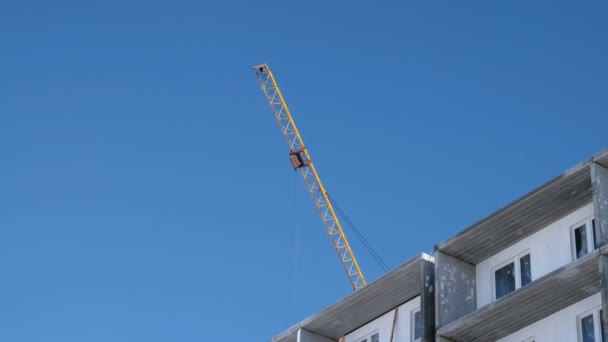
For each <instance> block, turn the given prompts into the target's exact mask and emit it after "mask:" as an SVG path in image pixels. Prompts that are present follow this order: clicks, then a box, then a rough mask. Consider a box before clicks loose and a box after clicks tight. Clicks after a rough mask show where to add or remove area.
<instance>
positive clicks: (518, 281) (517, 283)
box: [490, 249, 534, 301]
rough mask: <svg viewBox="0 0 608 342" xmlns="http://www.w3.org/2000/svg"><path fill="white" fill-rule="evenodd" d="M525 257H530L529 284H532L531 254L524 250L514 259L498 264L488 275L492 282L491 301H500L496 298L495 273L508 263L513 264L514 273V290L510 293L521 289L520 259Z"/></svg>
mask: <svg viewBox="0 0 608 342" xmlns="http://www.w3.org/2000/svg"><path fill="white" fill-rule="evenodd" d="M526 255H530V283H532V282H533V281H534V277H533V276H532V253H531V252H530V250H529V249H526V250H524V251H523V252H520V253H518V254H517V255H515V256H514V257H511V258H509V259H507V260H505V261H503V262H501V263H500V264H498V265H496V266H494V267H492V270H491V275H490V277H492V282H491V284H492V301H496V300H498V299H500V298H496V271H498V270H499V269H501V268H503V267H505V266H507V265H509V264H510V263H513V272H514V273H515V290H513V291H512V292H515V291H517V290H519V289H520V288H522V285H521V264H520V259H521V258H522V257H525V256H526ZM530 283H528V284H526V285H529V284H530ZM512 292H509V293H512ZM506 295H508V294H506ZM506 295H505V296H506ZM503 297H504V296H503ZM501 298H502V297H501Z"/></svg>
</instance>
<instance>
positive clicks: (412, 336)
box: [410, 307, 422, 342]
mask: <svg viewBox="0 0 608 342" xmlns="http://www.w3.org/2000/svg"><path fill="white" fill-rule="evenodd" d="M418 312H420V337H418V338H416V337H415V336H416V335H415V333H416V314H417V313H418ZM410 341H412V342H420V341H422V311H421V310H420V307H417V308H413V309H412V310H411V311H410Z"/></svg>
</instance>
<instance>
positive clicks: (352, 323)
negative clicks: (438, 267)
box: [270, 253, 435, 342]
mask: <svg viewBox="0 0 608 342" xmlns="http://www.w3.org/2000/svg"><path fill="white" fill-rule="evenodd" d="M433 271H434V264H433V257H431V256H430V255H428V254H424V253H422V254H420V255H418V256H416V257H415V258H413V259H411V260H409V261H408V262H406V263H404V264H402V265H401V266H399V267H397V268H396V269H394V270H392V271H391V272H389V273H387V274H385V275H384V276H382V277H380V278H379V279H377V280H376V281H374V282H373V283H370V284H368V285H367V286H365V287H363V288H361V289H359V290H357V291H356V292H354V293H352V294H351V295H349V296H347V297H346V298H344V299H342V300H340V301H338V302H337V303H335V304H333V305H331V306H330V307H328V308H326V309H324V310H322V311H320V312H319V313H317V314H314V315H312V316H310V317H308V318H306V319H305V320H303V321H301V322H300V323H298V324H296V325H295V326H293V327H291V328H289V329H287V330H286V331H284V332H283V333H281V334H279V335H277V336H275V337H274V338H272V339H271V340H270V342H297V341H298V340H297V336H298V331H299V330H300V329H304V330H306V331H308V332H312V333H314V334H317V335H320V336H323V337H326V338H329V339H333V340H337V339H338V338H340V337H342V336H345V335H347V334H348V333H350V332H352V331H353V330H355V329H357V328H359V327H361V326H363V325H365V324H366V323H368V322H370V321H372V320H374V319H376V318H378V317H380V316H381V315H383V314H385V313H387V312H389V311H390V310H392V309H394V308H395V307H397V306H399V305H401V304H403V303H405V302H407V301H409V300H411V299H412V298H414V297H417V296H421V300H427V301H430V303H421V311H422V312H423V313H422V315H423V320H426V319H432V320H434V314H433V311H434V302H433V299H434V294H433V291H434V289H433V283H432V279H433ZM423 310H424V311H423ZM422 324H423V327H425V328H428V329H432V328H433V326H434V322H425V321H423V322H422ZM423 336H425V340H423V341H425V342H431V341H434V340H435V337H434V329H433V330H429V331H425V332H423Z"/></svg>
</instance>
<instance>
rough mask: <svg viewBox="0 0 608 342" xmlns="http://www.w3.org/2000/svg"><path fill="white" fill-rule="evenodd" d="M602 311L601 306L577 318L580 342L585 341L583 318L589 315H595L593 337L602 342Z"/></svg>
mask: <svg viewBox="0 0 608 342" xmlns="http://www.w3.org/2000/svg"><path fill="white" fill-rule="evenodd" d="M600 310H602V306H601V305H600V306H597V307H595V308H593V309H591V310H589V311H585V312H583V313H582V314H580V315H578V316H576V330H577V334H576V336H577V340H578V341H579V342H581V341H583V325H582V324H581V321H582V319H583V318H585V317H587V316H589V315H593V336H594V338H595V340H596V341H600V342H601V341H602V328H601V327H600V324H602V319H601V317H600Z"/></svg>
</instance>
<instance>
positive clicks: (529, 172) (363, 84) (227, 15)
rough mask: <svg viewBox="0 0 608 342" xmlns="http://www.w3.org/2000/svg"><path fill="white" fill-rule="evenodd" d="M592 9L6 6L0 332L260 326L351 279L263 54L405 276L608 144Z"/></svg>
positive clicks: (536, 5) (102, 336)
mask: <svg viewBox="0 0 608 342" xmlns="http://www.w3.org/2000/svg"><path fill="white" fill-rule="evenodd" d="M330 3H331V4H330ZM606 17H608V4H607V3H606V2H605V1H579V2H572V1H569V2H562V1H544V2H543V1H534V2H530V1H479V2H475V3H472V2H462V1H445V2H444V1H439V2H437V1H395V2H394V3H374V4H372V3H370V2H357V1H345V2H336V1H330V2H328V1H312V2H311V1H298V2H292V1H274V2H267V1H257V2H249V1H240V2H239V1H225V2H221V1H220V2H217V1H214V2H204V1H202V2H201V1H191V2H182V1H165V2H159V1H103V2H102V1H99V2H88V1H71V2H67V1H52V2H51V1H48V2H35V1H33V2H28V1H11V0H8V1H7V0H5V1H3V2H2V3H1V4H0V47H1V50H0V51H1V52H0V157H1V161H0V165H1V166H0V273H1V274H2V280H1V281H0V340H1V341H11V342H35V341H45V342H46V341H57V342H59V341H61V342H80V341H87V342H96V341H99V342H105V341H113V342H122V341H148V342H155V341H207V340H221V341H263V340H266V339H268V338H270V337H272V336H274V335H275V334H276V333H278V332H280V331H282V330H284V329H285V328H287V327H288V326H289V325H291V324H293V323H296V322H297V321H299V320H301V319H303V318H305V317H306V316H308V315H309V314H312V313H314V312H316V311H318V310H320V309H322V308H323V307H325V306H327V305H329V304H331V303H333V302H334V301H336V300H338V299H339V298H341V297H343V296H345V295H347V294H348V293H350V291H351V290H350V287H349V284H348V282H347V279H346V277H345V275H344V274H343V271H342V269H341V267H340V264H339V262H338V259H337V257H336V256H335V252H334V251H333V249H332V247H331V244H330V242H329V239H328V238H327V236H326V235H325V232H324V229H323V226H322V224H321V222H320V220H319V218H318V216H317V215H316V213H315V210H314V207H313V205H312V203H311V201H310V199H309V197H308V194H307V193H306V192H305V188H304V184H303V182H302V180H301V179H300V178H299V176H298V175H294V172H293V171H292V169H291V166H290V164H289V162H288V158H287V157H288V150H287V146H286V145H285V143H284V141H283V138H282V136H281V134H280V132H279V129H278V127H277V124H276V122H275V121H274V119H273V117H272V114H271V112H270V109H269V108H268V106H267V104H266V103H265V99H264V97H263V95H262V92H261V91H260V89H259V86H258V84H257V81H256V79H255V75H254V73H253V71H252V70H251V67H252V66H253V65H255V64H259V63H269V65H270V66H271V68H272V70H273V71H274V73H275V75H276V77H277V78H278V80H279V83H280V85H281V87H282V90H283V93H284V95H285V97H286V99H287V101H288V103H289V105H290V107H291V109H292V112H293V114H294V116H295V118H296V121H297V123H298V126H299V128H300V130H301V132H302V134H303V136H304V139H305V141H306V143H307V146H308V147H309V149H310V151H311V154H312V157H313V159H314V160H315V162H316V164H317V167H318V169H319V171H320V173H321V176H322V178H323V180H324V182H325V184H326V186H327V188H328V190H329V191H330V193H332V194H333V196H334V197H335V198H336V199H337V201H338V202H339V203H340V204H341V206H342V207H343V209H345V210H346V211H347V212H348V213H349V214H350V217H351V219H352V220H353V221H354V222H355V223H356V224H357V226H358V227H359V229H360V230H361V231H363V232H364V234H365V235H366V236H367V238H368V239H369V240H370V241H371V242H372V244H373V245H374V246H375V247H376V248H377V250H379V252H380V254H381V255H382V256H383V258H384V259H385V261H386V262H387V263H388V264H389V266H390V267H395V266H397V265H399V264H400V263H402V262H404V261H406V260H407V259H409V258H411V257H412V256H414V255H415V254H417V253H419V252H421V251H427V252H430V251H432V250H433V245H434V244H435V243H437V242H439V241H442V240H445V239H447V238H449V237H450V236H452V235H453V234H455V233H456V232H458V231H460V230H461V229H463V228H465V227H466V226H468V225H469V224H472V223H473V222H475V221H476V220H478V219H481V218H483V217H484V216H486V215H488V214H490V213H492V212H493V211H494V210H496V209H498V208H500V207H501V206H503V205H505V204H507V203H508V202H510V201H511V200H513V199H515V198H517V197H518V196H520V195H522V194H524V193H526V192H527V191H529V190H531V189H532V188H534V187H536V186H538V185H540V184H542V183H543V182H545V181H547V180H549V179H550V178H552V177H554V176H556V175H558V174H559V173H561V172H562V171H563V170H565V169H566V168H568V167H570V166H572V165H574V164H575V163H577V162H579V161H581V160H583V159H585V158H587V157H589V156H590V155H591V154H593V153H595V152H597V151H599V150H601V149H603V148H605V147H608V139H606V127H607V125H608V114H607V109H608V100H607V95H606V94H608V81H607V79H608V65H607V63H606V60H607V54H608V44H607V43H606V37H607V34H608V21H607V20H606ZM294 217H295V220H294ZM292 222H295V224H294V223H292ZM294 235H295V236H296V239H295V240H292V236H294ZM351 235H352V234H351ZM352 239H353V238H351V240H352ZM292 241H293V242H292ZM352 244H353V245H354V246H353V247H354V249H355V253H356V254H357V255H358V257H359V259H360V263H361V265H362V268H363V270H364V273H365V274H366V275H367V277H368V278H369V279H371V280H373V279H375V278H377V277H378V276H379V275H380V274H381V271H380V269H379V268H378V267H377V266H376V265H375V264H374V263H373V262H372V259H371V257H370V256H369V255H368V254H366V252H365V250H364V249H363V248H362V247H361V245H360V244H359V243H358V242H357V241H355V240H353V241H352Z"/></svg>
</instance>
